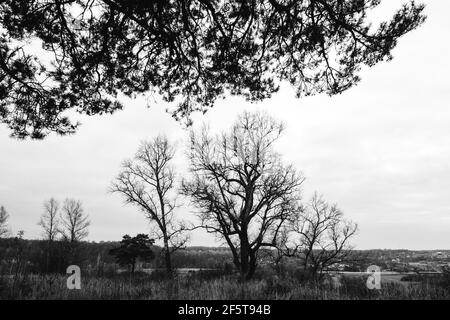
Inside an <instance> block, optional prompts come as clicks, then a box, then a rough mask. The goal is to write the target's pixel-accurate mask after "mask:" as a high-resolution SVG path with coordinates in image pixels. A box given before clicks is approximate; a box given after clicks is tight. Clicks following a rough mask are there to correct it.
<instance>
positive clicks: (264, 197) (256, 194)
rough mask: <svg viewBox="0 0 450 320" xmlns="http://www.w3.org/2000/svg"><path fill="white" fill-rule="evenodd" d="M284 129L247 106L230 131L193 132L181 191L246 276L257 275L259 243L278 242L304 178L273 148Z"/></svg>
mask: <svg viewBox="0 0 450 320" xmlns="http://www.w3.org/2000/svg"><path fill="white" fill-rule="evenodd" d="M282 131H283V125H282V123H280V122H278V121H276V120H274V119H273V118H271V117H269V116H268V115H267V114H265V113H248V112H245V113H243V114H242V115H241V116H240V117H239V118H238V120H237V121H236V122H235V124H234V126H233V127H232V129H231V131H230V132H228V133H223V134H222V135H219V136H213V135H211V134H210V133H209V132H208V130H207V129H204V130H203V131H202V132H201V133H200V134H195V133H191V146H190V152H189V159H190V170H191V172H192V174H193V178H192V180H190V181H183V193H184V194H185V195H187V196H189V197H190V198H191V199H192V202H193V205H194V206H196V207H197V208H198V209H199V210H200V212H199V217H200V220H201V227H203V228H205V229H206V230H207V231H208V232H212V233H216V234H218V235H219V236H220V237H221V238H223V240H225V241H226V243H227V244H228V246H229V247H230V249H231V252H232V254H233V260H234V264H235V266H236V267H237V269H238V270H239V271H240V274H241V279H242V280H248V279H250V278H251V277H252V276H253V274H254V272H255V270H256V266H257V258H258V251H259V249H260V248H262V247H274V246H275V245H276V243H277V237H278V235H279V231H280V230H281V228H282V226H283V225H284V224H285V222H286V221H287V220H288V218H289V217H290V216H291V214H292V212H294V211H295V207H296V203H297V201H298V200H299V189H300V185H301V183H302V182H303V180H304V178H303V177H302V175H301V174H299V173H298V172H297V171H296V170H295V169H294V168H293V167H292V166H285V165H283V163H282V162H281V159H280V157H279V155H278V154H277V153H276V152H275V151H274V150H273V143H274V142H275V141H276V140H277V139H278V138H279V137H280V135H281V133H282Z"/></svg>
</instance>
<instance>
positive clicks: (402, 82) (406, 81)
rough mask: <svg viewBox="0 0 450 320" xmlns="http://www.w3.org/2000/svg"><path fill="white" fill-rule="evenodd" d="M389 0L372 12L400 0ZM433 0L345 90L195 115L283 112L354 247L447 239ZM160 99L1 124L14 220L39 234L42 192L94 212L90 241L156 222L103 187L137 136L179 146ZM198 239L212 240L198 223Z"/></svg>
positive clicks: (440, 33)
mask: <svg viewBox="0 0 450 320" xmlns="http://www.w3.org/2000/svg"><path fill="white" fill-rule="evenodd" d="M385 2H386V3H385V4H384V5H383V7H382V8H381V9H378V11H377V12H375V13H374V14H376V15H378V14H379V15H380V16H383V17H387V15H386V13H387V14H389V13H390V12H392V10H393V9H395V8H396V7H398V6H399V5H400V3H401V1H385ZM427 3H428V6H427V10H426V13H427V15H428V20H427V22H426V23H425V24H424V25H423V26H422V27H421V28H419V29H417V30H415V31H413V32H412V33H410V34H408V35H407V36H405V37H404V38H403V39H401V40H400V42H399V45H398V47H397V48H396V49H395V51H394V60H393V61H391V62H389V63H382V64H379V65H377V66H376V67H374V68H371V69H365V70H363V71H362V73H361V76H362V81H361V83H360V84H359V85H358V86H357V87H355V88H353V89H351V90H349V91H347V92H345V93H344V94H342V95H340V96H335V97H332V98H329V97H326V96H316V97H311V98H304V99H296V98H295V97H294V93H293V91H292V90H291V89H290V88H288V87H286V88H283V89H282V90H281V91H280V92H279V93H278V94H276V95H274V96H273V98H272V99H269V100H266V101H264V102H263V103H259V104H250V103H248V102H246V101H245V100H244V99H241V98H238V97H230V98H227V99H225V100H223V101H220V102H219V103H218V104H217V105H216V106H215V108H214V109H212V110H211V111H210V112H209V113H207V114H206V115H205V116H204V117H203V118H197V119H200V120H201V121H206V122H208V123H210V124H211V127H213V128H217V129H220V128H227V127H228V126H229V125H230V124H231V123H232V122H233V121H234V119H235V117H236V116H237V115H238V114H239V113H240V112H242V111H243V110H244V109H247V110H257V109H264V110H267V112H268V113H270V114H271V115H273V116H275V117H277V118H279V119H280V120H283V121H284V122H285V123H286V126H287V131H286V133H285V135H284V137H283V139H282V140H281V141H280V143H279V145H278V147H279V148H278V150H279V151H280V152H281V153H282V154H284V155H285V159H286V161H287V162H293V163H295V164H296V166H297V167H298V168H299V169H300V170H301V171H302V172H303V173H304V175H305V176H306V178H307V180H306V182H305V184H304V195H305V196H306V197H307V196H308V195H310V194H311V193H312V192H313V191H314V190H318V191H319V192H320V193H323V194H324V196H325V197H326V198H327V199H328V200H330V201H332V202H336V203H338V204H339V206H340V208H341V209H342V210H343V211H344V212H345V214H346V216H347V217H348V218H351V219H353V220H354V221H356V222H358V224H359V227H360V232H359V234H358V236H357V237H356V238H355V239H354V244H355V245H356V246H357V248H360V249H368V248H409V249H431V248H440V249H450V105H449V101H450V81H449V80H448V73H449V71H450V59H449V58H448V57H449V56H450V42H449V41H448V40H447V39H448V32H449V31H450V19H448V12H449V10H450V3H449V2H448V1H444V0H435V1H427ZM164 109H165V105H164V104H162V103H158V104H154V103H153V104H152V106H151V108H150V109H147V108H146V107H145V101H143V100H142V99H141V100H139V99H138V100H129V101H127V103H126V108H125V110H124V111H121V112H117V113H116V114H114V115H112V116H101V117H97V116H96V117H91V118H83V126H82V127H81V128H80V130H79V131H78V133H77V134H75V135H73V136H69V137H59V136H55V135H52V136H50V137H48V138H47V139H45V140H43V141H17V140H14V139H11V138H9V136H8V135H9V131H8V129H7V128H6V127H5V126H3V125H2V126H0V205H4V206H5V207H6V208H7V210H8V211H9V213H10V216H11V219H10V224H11V227H12V229H13V231H14V232H17V231H18V230H24V231H25V236H26V237H28V238H38V237H39V236H40V230H39V227H38V226H37V224H36V223H37V221H38V220H39V216H40V214H41V213H42V211H43V210H42V203H43V201H44V200H45V199H48V198H50V197H55V198H57V199H61V200H63V199H64V198H66V197H73V198H77V199H80V200H82V201H83V203H84V207H85V210H86V212H87V213H89V215H90V218H91V221H92V226H91V228H90V235H89V240H95V241H99V240H118V239H120V238H121V236H122V235H123V234H125V233H129V234H135V233H138V232H148V224H147V222H146V221H145V219H144V217H143V215H142V214H141V213H140V212H139V211H138V210H136V209H135V208H133V207H129V206H125V205H124V204H123V202H122V200H121V198H120V197H119V196H118V195H111V194H108V192H107V189H108V186H109V184H110V182H111V180H112V179H113V177H114V176H115V175H116V174H117V173H118V170H119V165H120V163H121V162H122V160H124V159H125V158H128V157H130V156H132V155H133V154H134V152H135V151H136V148H137V147H138V145H139V142H140V141H141V140H143V139H146V138H150V137H153V136H155V135H156V134H158V133H165V134H167V135H168V136H169V138H170V139H172V140H173V141H178V143H179V146H180V147H182V145H183V139H185V137H186V135H187V132H186V131H185V130H184V129H183V127H182V126H180V125H179V124H178V123H176V122H175V121H174V120H173V119H172V118H171V117H170V116H169V115H168V114H166V113H165V112H164ZM196 123H197V124H199V121H197V122H196ZM181 153H182V150H180V154H181ZM177 163H178V164H179V165H180V166H181V167H183V166H184V164H183V163H184V159H183V156H182V155H181V156H179V157H178V158H177ZM179 214H180V216H182V217H193V216H194V214H193V213H192V212H191V211H190V210H188V209H183V210H180V211H179ZM191 243H192V244H193V245H215V244H216V242H215V241H214V238H212V237H210V236H209V235H206V234H203V233H201V232H198V233H196V234H194V235H193V238H192V242H191Z"/></svg>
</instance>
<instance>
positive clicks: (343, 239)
mask: <svg viewBox="0 0 450 320" xmlns="http://www.w3.org/2000/svg"><path fill="white" fill-rule="evenodd" d="M357 229H358V226H357V224H356V223H353V222H352V221H349V220H346V219H345V218H344V215H343V213H342V211H341V210H339V209H338V208H337V206H336V205H335V204H333V205H330V204H328V203H327V202H326V201H325V200H323V198H322V196H319V195H318V194H317V193H315V194H314V196H313V197H312V198H311V200H310V202H309V203H308V205H307V206H305V207H304V208H303V209H302V210H299V211H298V212H297V214H296V215H295V216H293V219H292V220H291V221H290V223H289V226H288V229H285V233H287V234H288V236H287V237H284V238H283V239H282V240H283V242H282V244H281V246H280V247H279V249H281V250H283V251H284V252H285V254H286V255H288V256H296V257H299V258H300V259H301V260H302V265H303V269H304V270H305V271H307V272H310V273H311V275H313V276H314V277H317V278H321V277H322V274H323V271H324V270H326V269H327V268H328V267H330V266H332V265H333V264H336V263H343V262H346V261H347V260H348V258H349V255H350V253H351V250H352V247H351V246H350V244H349V240H350V238H351V237H352V236H354V235H355V234H356V232H357Z"/></svg>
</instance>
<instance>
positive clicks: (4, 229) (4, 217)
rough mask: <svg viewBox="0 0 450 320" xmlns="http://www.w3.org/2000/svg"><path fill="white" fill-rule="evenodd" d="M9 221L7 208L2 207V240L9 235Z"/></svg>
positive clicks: (0, 211)
mask: <svg viewBox="0 0 450 320" xmlns="http://www.w3.org/2000/svg"><path fill="white" fill-rule="evenodd" d="M8 219H9V214H8V212H7V211H6V209H5V207H3V206H1V207H0V238H1V237H6V236H8V235H9V233H10V232H9V229H8Z"/></svg>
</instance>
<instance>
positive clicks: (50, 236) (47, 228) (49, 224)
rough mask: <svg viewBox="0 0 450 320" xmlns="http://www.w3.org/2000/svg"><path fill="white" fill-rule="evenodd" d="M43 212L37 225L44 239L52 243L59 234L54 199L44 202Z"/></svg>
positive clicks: (57, 204) (57, 206)
mask: <svg viewBox="0 0 450 320" xmlns="http://www.w3.org/2000/svg"><path fill="white" fill-rule="evenodd" d="M44 210H45V211H44V213H43V214H42V216H41V219H40V220H39V222H38V225H39V226H41V227H42V229H43V234H44V237H45V239H46V240H47V241H48V242H53V240H55V238H56V236H57V235H58V233H59V219H58V210H59V203H58V201H56V200H55V199H54V198H51V199H50V200H48V201H45V202H44Z"/></svg>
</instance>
